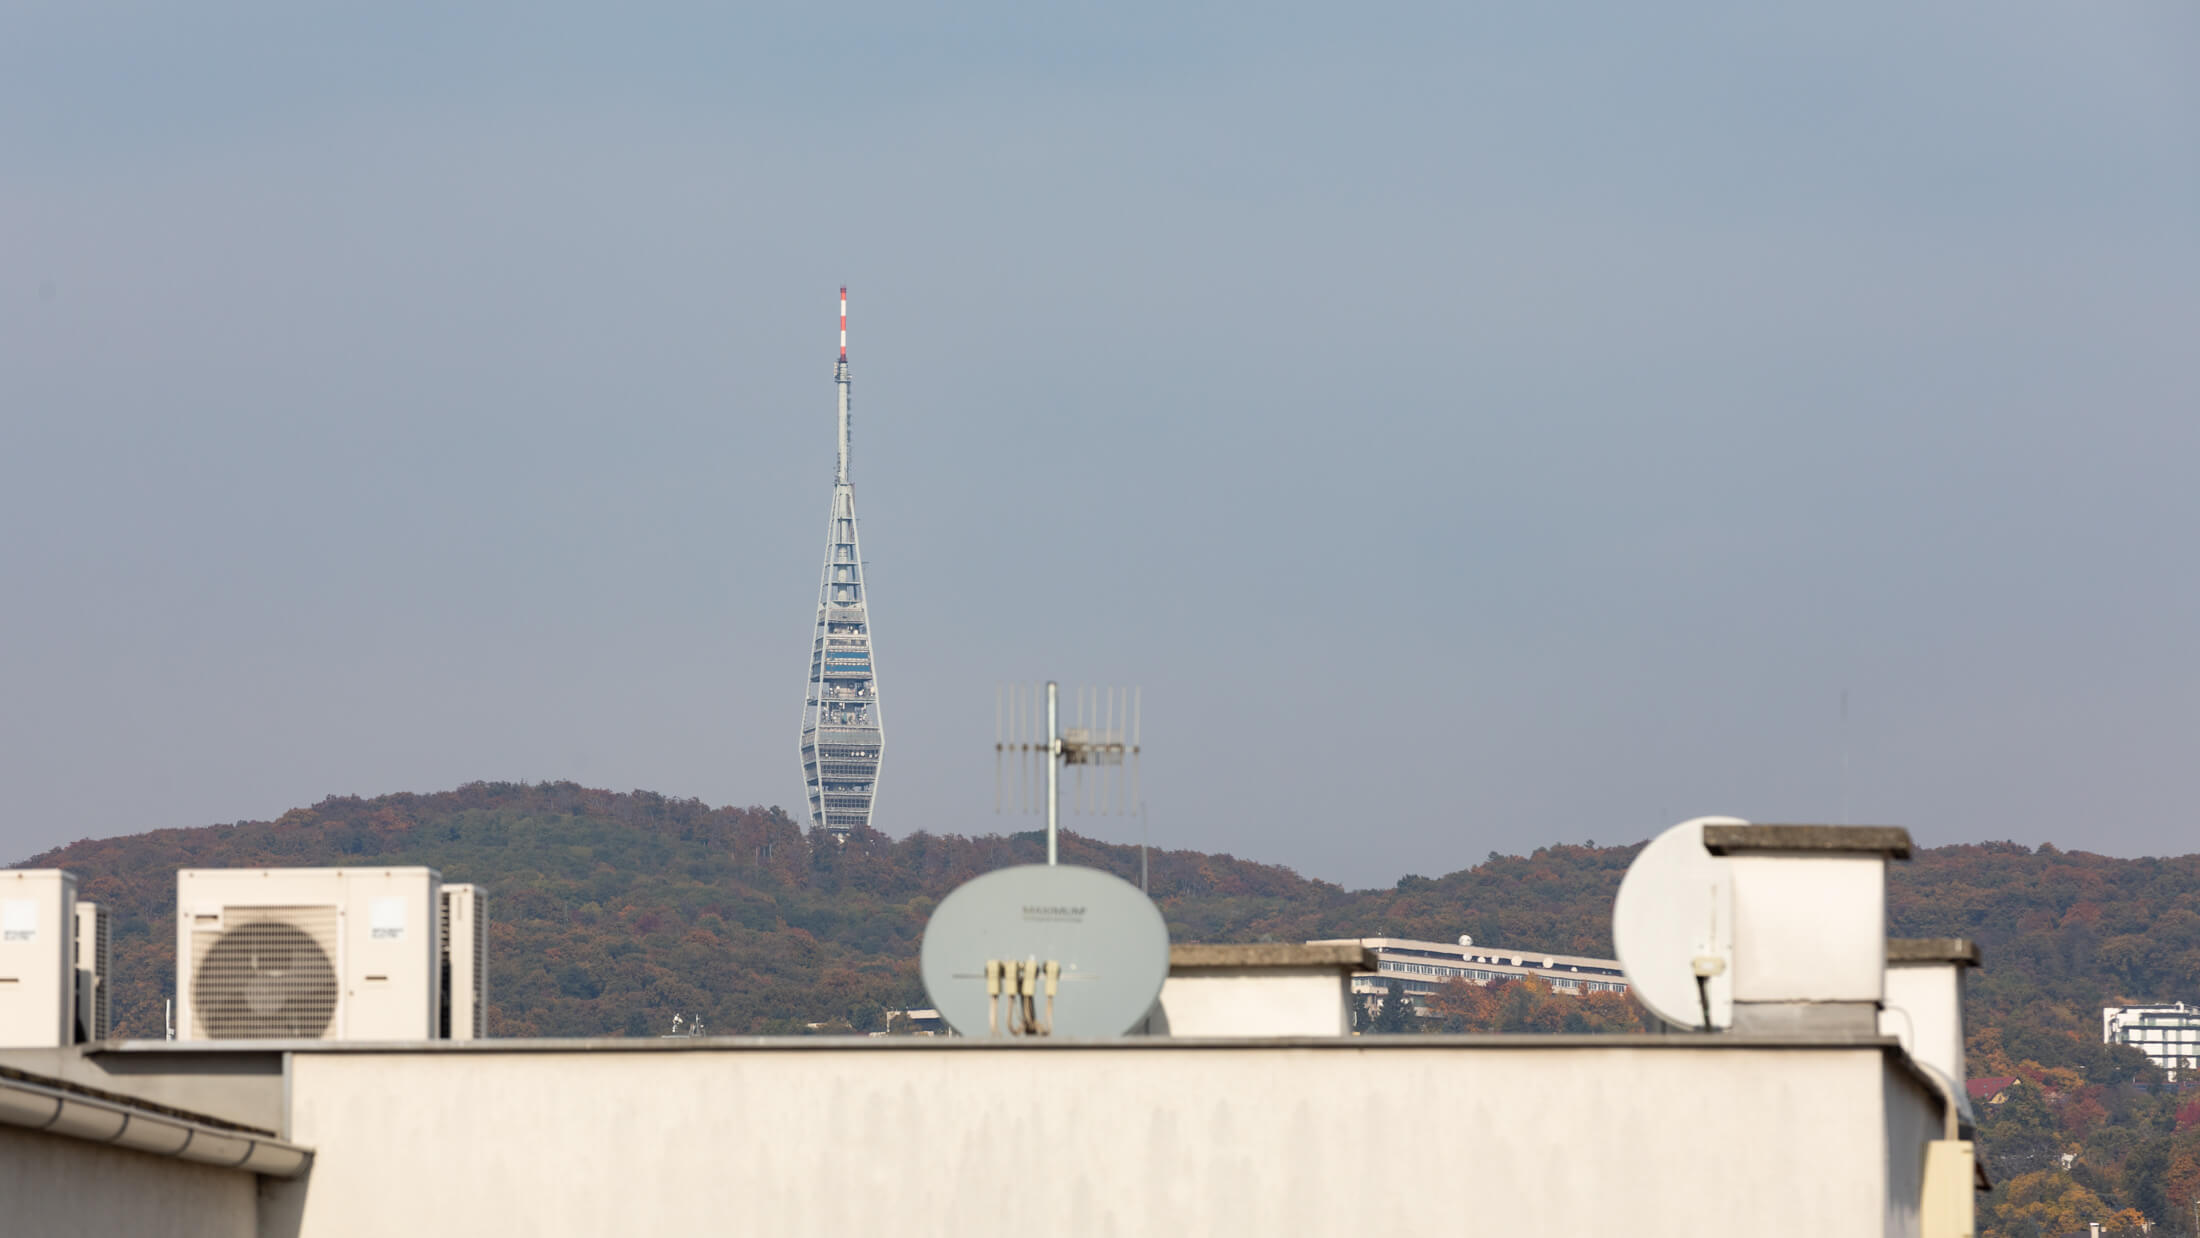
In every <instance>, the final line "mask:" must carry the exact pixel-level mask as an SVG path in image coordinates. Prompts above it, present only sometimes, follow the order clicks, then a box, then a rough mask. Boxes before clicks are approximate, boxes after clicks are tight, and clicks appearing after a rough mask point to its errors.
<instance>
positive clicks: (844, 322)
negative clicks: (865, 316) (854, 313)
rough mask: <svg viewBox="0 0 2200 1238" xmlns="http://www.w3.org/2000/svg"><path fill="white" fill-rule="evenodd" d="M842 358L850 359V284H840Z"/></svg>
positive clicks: (844, 362)
mask: <svg viewBox="0 0 2200 1238" xmlns="http://www.w3.org/2000/svg"><path fill="white" fill-rule="evenodd" d="M840 360H841V362H842V364H846V363H847V360H848V285H846V284H842V285H841V286H840Z"/></svg>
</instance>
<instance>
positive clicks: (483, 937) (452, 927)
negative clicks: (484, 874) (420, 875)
mask: <svg viewBox="0 0 2200 1238" xmlns="http://www.w3.org/2000/svg"><path fill="white" fill-rule="evenodd" d="M442 1005H443V1010H442V1015H443V1018H442V1026H441V1029H440V1030H441V1034H442V1036H443V1039H445V1040H480V1039H482V1038H484V1037H486V1036H487V1035H488V1034H489V907H488V898H487V896H486V895H485V894H484V893H483V891H482V889H481V887H480V886H476V885H462V884H460V885H447V886H444V887H443V1003H442Z"/></svg>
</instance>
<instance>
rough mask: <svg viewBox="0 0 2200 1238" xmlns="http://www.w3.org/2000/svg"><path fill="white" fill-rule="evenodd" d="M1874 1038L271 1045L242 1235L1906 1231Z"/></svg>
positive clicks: (1913, 1139) (1901, 1144)
mask: <svg viewBox="0 0 2200 1238" xmlns="http://www.w3.org/2000/svg"><path fill="white" fill-rule="evenodd" d="M1531 1042H1532V1043H1531ZM1882 1043H1883V1042H1880V1041H1877V1040H1873V1039H1863V1040H1858V1041H1855V1042H1851V1043H1847V1044H1837V1043H1828V1044H1821V1045H1816V1046H1810V1047H1792V1046H1777V1045H1773V1044H1769V1043H1764V1042H1755V1043H1752V1042H1747V1041H1744V1040H1741V1039H1738V1038H1734V1037H1720V1038H1717V1039H1716V1040H1708V1039H1707V1040H1697V1039H1695V1038H1687V1037H1677V1036H1676V1037H1639V1038H1638V1037H1599V1038H1572V1037H1523V1038H1494V1037H1477V1038H1456V1039H1454V1038H1448V1037H1426V1036H1416V1037H1400V1038H1396V1039H1390V1038H1384V1039H1381V1040H1374V1039H1360V1040H1349V1039H1347V1040H1330V1041H1270V1042H1237V1043H1233V1044H1230V1045H1227V1046H1224V1045H1220V1044H1209V1045H1198V1044H1186V1043H1183V1042H1174V1041H1167V1040H1145V1041H1139V1042H1119V1043H1117V1044H1114V1045H1110V1046H1107V1047H1097V1046H1092V1047H1087V1046H1078V1045H1074V1044H1059V1043H1058V1044H1042V1045H1013V1046H994V1045H988V1044H983V1043H978V1042H968V1041H962V1042H956V1041H943V1040H868V1041H861V1042H851V1041H805V1042H779V1043H777V1044H771V1043H767V1044H756V1043H753V1042H751V1043H729V1042H716V1043H713V1042H708V1041H704V1042H686V1043H685V1044H684V1045H682V1046H681V1047H680V1048H678V1049H652V1048H650V1047H648V1046H647V1045H646V1042H644V1043H641V1044H636V1043H634V1042H626V1043H625V1044H623V1045H622V1044H620V1043H619V1042H608V1043H598V1044H569V1045H565V1046H562V1047H555V1046H551V1045H543V1044H541V1043H540V1042H538V1043H537V1044H536V1045H535V1046H534V1047H532V1048H525V1049H523V1048H519V1047H516V1046H498V1044H497V1042H493V1041H491V1042H479V1044H478V1046H452V1047H447V1048H443V1049H440V1050H437V1049H428V1048H421V1049H418V1050H414V1049H404V1050H388V1051H374V1050H367V1049H355V1050H342V1049H327V1050H313V1051H300V1052H298V1053H296V1055H295V1056H294V1058H293V1060H292V1067H291V1096H292V1109H291V1117H292V1121H291V1128H290V1135H291V1137H292V1138H293V1139H295V1140H297V1141H299V1142H302V1143H305V1144H307V1145H310V1146H312V1147H314V1148H316V1149H317V1153H318V1154H317V1157H316V1160H315V1164H314V1169H313V1171H312V1173H311V1175H310V1176H309V1177H308V1178H306V1179H303V1180H301V1181H298V1182H289V1183H274V1182H271V1183H269V1184H268V1192H269V1201H268V1202H269V1204H270V1207H269V1212H268V1217H267V1219H266V1222H265V1226H264V1228H263V1232H264V1233H268V1234H289V1235H301V1236H303V1238H336V1236H338V1235H381V1234H391V1233H409V1232H429V1231H433V1232H439V1233H528V1234H543V1235H553V1234H576V1235H579V1234H587V1235H596V1234H605V1233H680V1234H692V1233H754V1234H793V1233H956V1234H961V1235H989V1234H1002V1235H1009V1234H1013V1235H1017V1236H1018V1238H1027V1236H1028V1235H1031V1234H1047V1235H1078V1234H1112V1235H1129V1234H1180V1233H1181V1234H1193V1233H1197V1234H1338V1233H1365V1232H1378V1233H1379V1232H1398V1233H1424V1232H1459V1233H1491V1234H1496V1233H1507V1234H1572V1233H1611V1232H1625V1233H1628V1234H1631V1235H1649V1236H1656V1235H1675V1236H1679V1235H1688V1236H1689V1238H1699V1236H1700V1235H1704V1234H1745V1233H1747V1234H1774V1233H1777V1234H1783V1235H1789V1236H1792V1238H1815V1236H1821V1235H1822V1236H1825V1238H1834V1236H1836V1235H1838V1236H1840V1238H1852V1236H1853V1235H1858V1234H1872V1233H1889V1234H1913V1233H1915V1232H1916V1228H1915V1224H1916V1215H1917V1214H1916V1205H1915V1200H1914V1194H1915V1190H1916V1181H1917V1177H1918V1172H1919V1166H1921V1165H1922V1162H1923V1158H1924V1148H1923V1143H1922V1140H1923V1139H1924V1138H1929V1137H1931V1135H1932V1134H1933V1133H1936V1132H1937V1131H1938V1129H1939V1121H1940V1115H1939V1110H1938V1102H1937V1101H1936V1100H1935V1099H1934V1098H1933V1097H1932V1096H1930V1095H1929V1094H1927V1093H1926V1091H1925V1090H1924V1088H1923V1087H1922V1086H1920V1085H1918V1084H1916V1083H1915V1082H1914V1081H1913V1080H1912V1079H1911V1078H1910V1076H1909V1075H1908V1073H1907V1071H1906V1069H1904V1068H1903V1067H1902V1066H1901V1064H1900V1063H1899V1061H1898V1059H1897V1057H1896V1056H1895V1055H1893V1054H1891V1053H1889V1052H1888V1051H1887V1050H1886V1049H1884V1048H1883V1047H1882ZM1890 1141H1892V1142H1890ZM1913 1145H1914V1146H1913ZM1443 1182H1457V1183H1459V1189H1458V1190H1457V1191H1456V1192H1453V1193H1450V1194H1446V1193H1443V1192H1437V1193H1434V1194H1432V1193H1431V1192H1430V1191H1429V1190H1428V1189H1427V1188H1428V1185H1429V1184H1431V1183H1443ZM1890 1187H1892V1188H1893V1189H1895V1190H1897V1191H1903V1190H1906V1191H1909V1192H1911V1195H1912V1198H1911V1199H1909V1200H1906V1201H1902V1200H1895V1201H1891V1200H1890V1199H1889V1190H1890Z"/></svg>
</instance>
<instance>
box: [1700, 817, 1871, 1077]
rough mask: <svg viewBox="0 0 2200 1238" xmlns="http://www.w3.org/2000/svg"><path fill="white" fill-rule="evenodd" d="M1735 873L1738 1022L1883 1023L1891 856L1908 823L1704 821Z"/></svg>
mask: <svg viewBox="0 0 2200 1238" xmlns="http://www.w3.org/2000/svg"><path fill="white" fill-rule="evenodd" d="M1703 844H1704V850H1706V851H1709V852H1710V853H1711V854H1713V855H1723V856H1726V857H1728V858H1729V859H1730V860H1731V861H1732V864H1733V869H1732V871H1733V882H1734V989H1733V994H1734V1024H1733V1027H1734V1030H1735V1031H1736V1032H1740V1033H1743V1034H1750V1033H1757V1034H1768V1033H1769V1034H1782V1033H1793V1034H1804V1033H1813V1034H1815V1033H1825V1032H1854V1033H1861V1034H1864V1035H1873V1034H1876V1033H1877V1032H1878V1030H1879V1004H1880V1001H1881V1000H1882V998H1883V997H1884V996H1885V993H1886V973H1887V861H1888V860H1889V859H1897V860H1907V859H1909V858H1910V832H1909V831H1908V830H1905V829H1901V828H1899V827H1893V826H1869V825H1706V826H1705V827H1703Z"/></svg>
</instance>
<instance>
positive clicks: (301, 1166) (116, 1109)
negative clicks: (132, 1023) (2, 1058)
mask: <svg viewBox="0 0 2200 1238" xmlns="http://www.w3.org/2000/svg"><path fill="white" fill-rule="evenodd" d="M0 1124H4V1125H7V1126H18V1127H22V1128H23V1129H25V1130H33V1131H45V1132H47V1133H48V1134H54V1135H64V1136H67V1137H69V1138H71V1139H81V1140H84V1141H86V1142H88V1143H100V1144H108V1145H110V1146H113V1147H117V1148H129V1149H131V1150H133V1151H137V1152H147V1153H151V1154H152V1155H154V1156H167V1157H174V1158H176V1159H177V1160H185V1161H196V1162H198V1163H199V1164H202V1165H218V1166H220V1167H222V1168H224V1169H240V1170H245V1171H247V1172H250V1173H256V1174H261V1175H264V1176H266V1177H270V1178H295V1177H297V1176H299V1175H300V1174H303V1173H304V1172H305V1171H306V1170H307V1169H308V1168H310V1167H311V1166H312V1164H313V1152H312V1150H311V1149H308V1148H301V1147H299V1146H298V1145H296V1144H293V1143H287V1142H285V1141H283V1140H281V1139H277V1138H275V1136H274V1135H273V1133H272V1132H268V1131H260V1130H254V1129H253V1128H251V1127H247V1126H239V1125H236V1124H235V1123H229V1122H222V1121H220V1120H219V1119H215V1118H208V1117H203V1116H196V1115H189V1114H185V1113H184V1112H182V1111H181V1110H174V1109H167V1108H165V1107H161V1106H154V1105H149V1104H146V1103H144V1102H141V1101H134V1100H131V1099H129V1098H128V1097H123V1096H115V1095H112V1094H110V1093H103V1092H99V1091H95V1090H93V1089H91V1088H85V1087H79V1086H78V1085H76V1084H72V1083H66V1082H63V1081H62V1080H59V1079H46V1078H41V1077H40V1076H37V1075H30V1074H25V1073H24V1072H22V1071H19V1070H13V1069H8V1068H4V1067H0Z"/></svg>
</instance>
